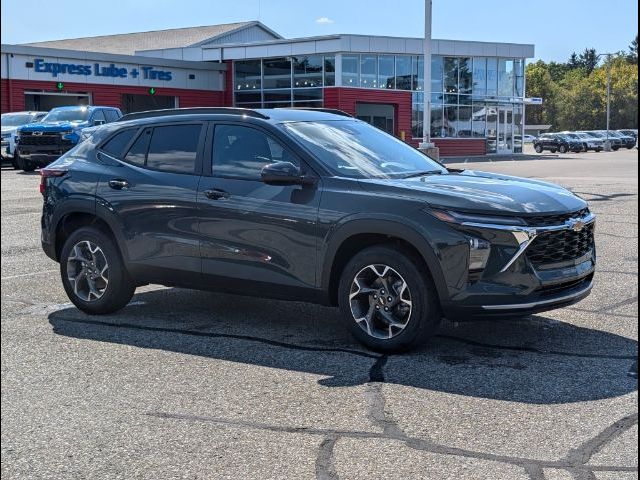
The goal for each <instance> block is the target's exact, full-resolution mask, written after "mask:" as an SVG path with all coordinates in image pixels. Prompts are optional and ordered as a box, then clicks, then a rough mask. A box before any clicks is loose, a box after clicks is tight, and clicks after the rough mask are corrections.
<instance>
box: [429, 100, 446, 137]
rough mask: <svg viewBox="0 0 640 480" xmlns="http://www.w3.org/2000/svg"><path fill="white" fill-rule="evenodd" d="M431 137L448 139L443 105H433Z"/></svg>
mask: <svg viewBox="0 0 640 480" xmlns="http://www.w3.org/2000/svg"><path fill="white" fill-rule="evenodd" d="M430 130H431V136H432V137H433V138H439V137H446V136H447V135H446V129H445V120H444V115H443V112H442V105H441V104H434V105H431V129H430Z"/></svg>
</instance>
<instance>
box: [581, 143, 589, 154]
mask: <svg viewBox="0 0 640 480" xmlns="http://www.w3.org/2000/svg"><path fill="white" fill-rule="evenodd" d="M582 151H583V152H588V151H589V145H587V144H586V143H583V144H582Z"/></svg>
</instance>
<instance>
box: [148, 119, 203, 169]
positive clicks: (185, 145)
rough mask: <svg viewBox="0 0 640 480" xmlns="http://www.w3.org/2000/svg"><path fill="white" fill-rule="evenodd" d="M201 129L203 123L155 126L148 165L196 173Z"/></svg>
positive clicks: (154, 167)
mask: <svg viewBox="0 0 640 480" xmlns="http://www.w3.org/2000/svg"><path fill="white" fill-rule="evenodd" d="M201 131H202V125H201V124H193V125H171V126H166V127H156V128H154V129H153V134H152V136H151V143H150V145H149V153H148V155H147V163H146V165H147V167H148V168H153V169H155V170H162V171H165V172H175V173H194V172H195V167H196V156H197V153H198V142H199V140H200V132H201Z"/></svg>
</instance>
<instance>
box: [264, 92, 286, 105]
mask: <svg viewBox="0 0 640 480" xmlns="http://www.w3.org/2000/svg"><path fill="white" fill-rule="evenodd" d="M263 97H264V103H265V104H266V103H267V102H279V103H282V102H289V103H291V90H289V89H286V90H285V89H282V90H265V91H264V92H263Z"/></svg>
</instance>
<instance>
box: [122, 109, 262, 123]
mask: <svg viewBox="0 0 640 480" xmlns="http://www.w3.org/2000/svg"><path fill="white" fill-rule="evenodd" d="M206 114H209V115H213V114H217V115H245V116H247V117H255V118H262V119H268V118H269V117H268V116H266V115H263V114H262V113H259V112H256V111H255V110H250V109H248V108H233V107H196V108H167V109H163V110H147V111H144V112H133V113H127V114H126V115H123V116H122V117H120V118H119V119H118V121H119V122H124V121H127V120H138V119H141V118H154V117H167V116H173V115H206Z"/></svg>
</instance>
